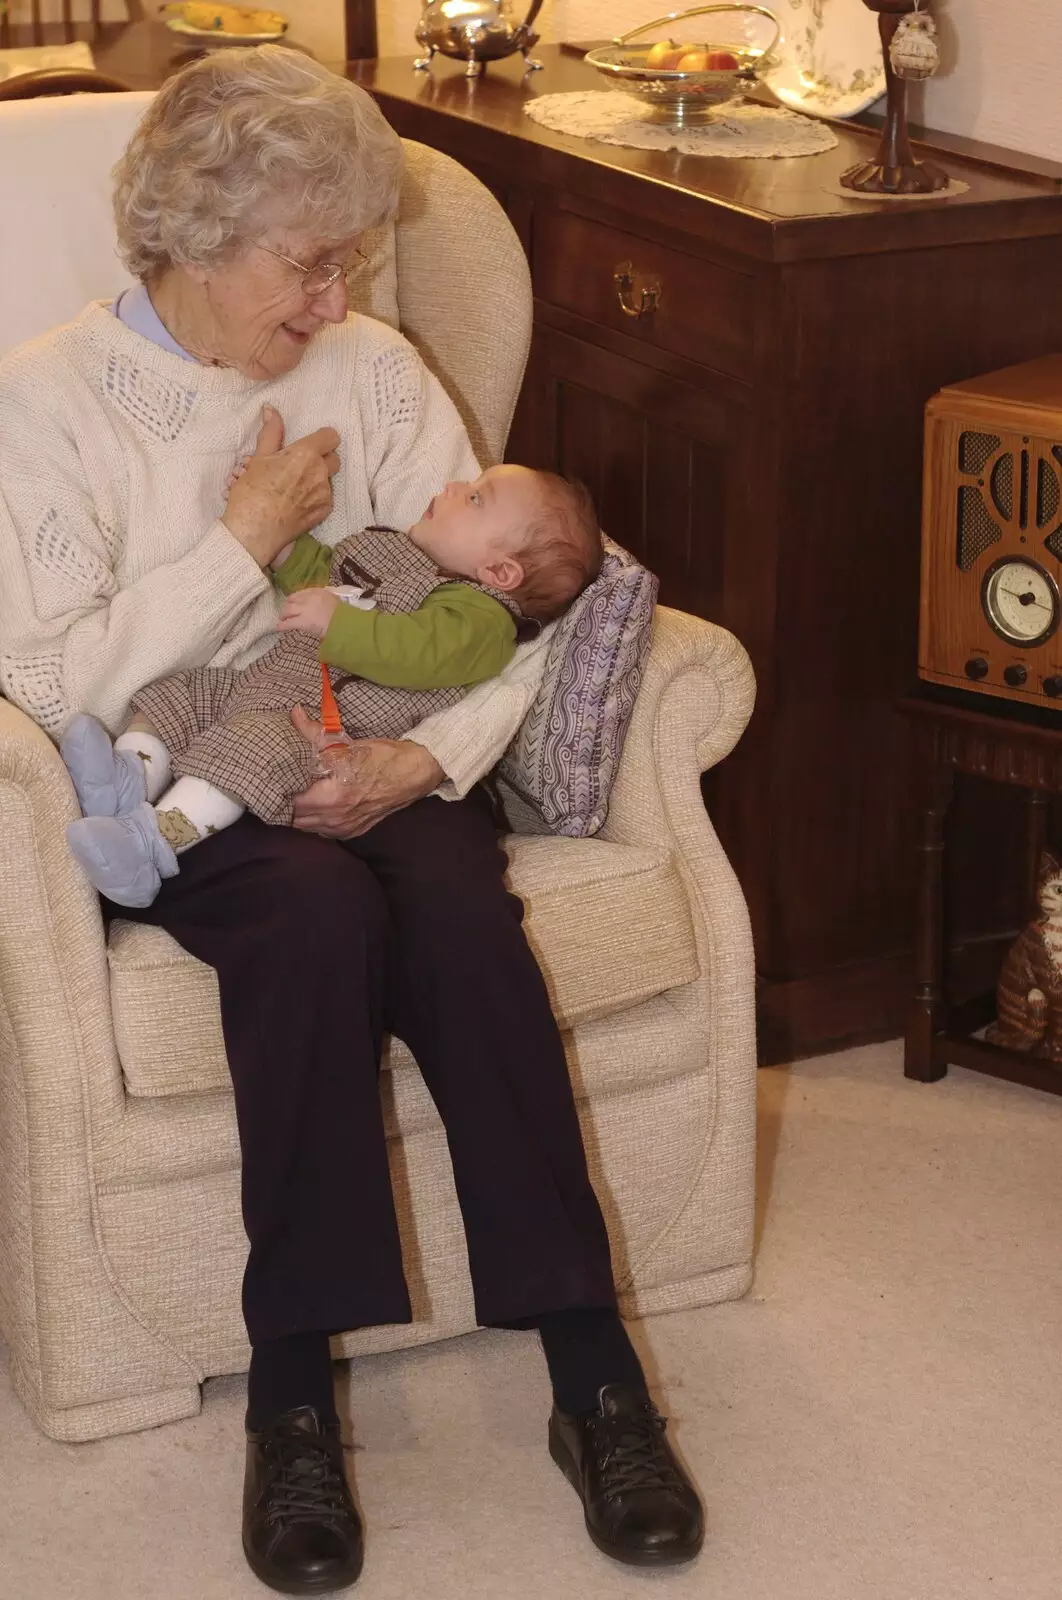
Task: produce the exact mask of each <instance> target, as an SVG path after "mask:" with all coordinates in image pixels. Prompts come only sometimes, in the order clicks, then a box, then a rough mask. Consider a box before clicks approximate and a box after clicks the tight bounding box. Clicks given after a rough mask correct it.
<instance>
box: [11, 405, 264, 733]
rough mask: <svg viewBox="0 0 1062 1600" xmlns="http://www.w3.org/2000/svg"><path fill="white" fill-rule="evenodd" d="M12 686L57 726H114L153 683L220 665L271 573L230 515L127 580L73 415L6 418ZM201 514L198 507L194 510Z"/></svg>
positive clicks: (46, 723)
mask: <svg viewBox="0 0 1062 1600" xmlns="http://www.w3.org/2000/svg"><path fill="white" fill-rule="evenodd" d="M0 464H2V469H3V470H2V481H3V492H2V496H0V687H2V688H3V691H4V693H5V694H6V695H7V696H8V698H9V699H11V700H13V701H14V702H15V703H16V704H17V705H19V706H21V707H22V709H23V710H24V711H26V712H27V713H28V714H29V715H30V716H31V717H33V719H34V720H35V721H36V722H39V723H40V724H41V725H42V727H44V728H46V729H47V730H48V731H49V732H50V733H53V734H59V733H61V732H62V730H63V728H64V726H65V724H66V723H67V722H68V721H69V719H70V717H71V716H72V715H73V714H74V713H75V712H78V711H89V712H92V713H93V714H94V715H96V716H98V717H99V718H100V720H101V721H102V722H103V723H105V724H106V726H107V727H108V728H110V729H111V731H112V732H113V731H117V729H119V728H120V727H121V725H122V723H123V722H124V720H125V719H126V717H127V715H128V709H129V700H130V698H131V696H132V695H133V694H134V693H135V692H136V690H137V689H139V688H141V687H142V686H143V685H144V684H145V683H148V682H150V681H151V680H152V679H155V678H159V677H163V676H165V675H167V674H169V673H172V672H177V671H180V670H182V669H183V668H186V667H190V666H201V665H204V664H205V663H206V662H208V661H210V659H211V657H212V656H213V655H214V654H215V652H216V651H217V650H218V649H219V648H220V646H221V644H222V643H223V641H224V640H225V638H226V636H227V634H228V632H229V630H230V629H231V628H232V626H233V624H234V623H235V622H236V621H237V620H238V619H239V617H240V616H241V615H242V613H243V612H245V611H246V609H247V607H248V606H249V605H250V604H251V603H252V602H253V601H254V600H255V599H256V598H257V597H258V596H259V595H260V594H262V593H264V592H266V591H267V590H268V589H269V579H268V578H267V576H266V575H265V574H264V573H263V572H262V571H261V570H260V569H259V567H258V565H257V563H256V562H255V561H254V560H253V559H252V558H251V556H249V555H248V554H247V552H246V550H244V548H243V546H242V545H240V544H239V543H238V541H237V540H236V539H234V538H233V537H232V535H231V534H230V533H229V531H228V529H227V528H226V527H225V526H224V524H223V523H221V522H214V523H213V524H210V525H206V526H204V528H203V532H202V537H201V538H200V539H198V540H197V541H196V542H195V543H194V544H193V545H192V546H191V548H190V549H188V550H187V551H186V552H185V553H184V554H183V555H181V556H180V557H179V558H178V559H175V560H173V561H170V562H166V563H164V564H162V565H159V566H155V567H153V568H152V570H150V571H148V572H145V573H144V574H143V575H142V576H140V577H139V578H137V579H136V580H135V581H133V582H131V583H127V584H125V585H124V586H121V587H120V586H119V582H118V579H117V576H116V574H115V561H116V554H117V551H118V549H119V547H120V543H121V541H120V538H119V537H117V536H116V532H115V530H114V529H113V528H111V527H109V526H108V525H107V523H106V518H105V516H104V515H101V512H100V509H99V508H98V507H97V506H96V505H95V504H94V502H93V498H92V494H91V493H90V490H89V488H88V485H87V482H86V478H85V473H84V471H83V469H82V465H81V461H80V458H79V455H78V451H77V448H76V446H75V444H74V442H73V440H72V439H71V438H69V437H68V436H67V435H66V434H65V433H64V429H63V424H62V419H61V417H57V418H56V419H55V420H54V421H51V420H50V419H49V421H48V423H47V425H43V426H42V418H41V417H40V415H38V416H37V417H36V418H35V421H34V426H33V427H32V429H31V428H30V427H29V423H28V421H27V419H26V418H25V416H24V415H22V416H20V415H19V413H18V410H17V409H16V408H10V409H8V415H7V417H6V418H5V419H4V420H3V421H2V422H0ZM193 514H194V513H193Z"/></svg>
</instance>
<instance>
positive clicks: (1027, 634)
mask: <svg viewBox="0 0 1062 1600" xmlns="http://www.w3.org/2000/svg"><path fill="white" fill-rule="evenodd" d="M1060 586H1062V355H1059V356H1047V357H1045V358H1044V359H1043V360H1040V361H1029V362H1026V363H1024V364H1023V365H1022V366H1018V367H1007V368H1005V369H1004V370H1003V371H1002V372H992V373H989V374H988V375H987V376H986V377H983V378H972V379H970V380H969V381H968V382H966V383H956V384H953V385H951V387H950V388H947V389H942V390H941V391H940V393H939V394H937V395H934V397H933V399H932V400H930V402H929V404H928V406H927V407H926V432H925V481H924V492H923V517H922V597H921V621H920V628H919V648H918V671H919V676H920V677H923V678H927V679H929V680H930V681H931V682H933V683H943V684H950V685H951V686H952V687H956V688H957V687H961V688H964V689H978V690H980V691H981V692H982V693H984V694H990V695H997V696H1000V697H1003V698H1006V699H1008V700H1020V701H1023V702H1024V703H1026V704H1038V705H1044V706H1054V708H1055V709H1056V710H1058V711H1060V712H1062V627H1060V622H1062V601H1060V598H1059V594H1060Z"/></svg>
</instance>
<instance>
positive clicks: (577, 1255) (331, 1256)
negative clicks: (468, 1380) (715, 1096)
mask: <svg viewBox="0 0 1062 1600" xmlns="http://www.w3.org/2000/svg"><path fill="white" fill-rule="evenodd" d="M504 871H505V856H504V853H503V851H502V849H501V847H500V845H499V842H498V835H497V833H496V831H495V827H494V823H493V819H492V815H491V809H490V805H489V802H488V800H487V798H486V796H485V795H484V794H483V792H482V791H476V792H475V793H473V794H472V795H470V796H469V797H468V798H467V799H466V800H463V801H460V802H456V803H450V802H444V801H441V800H437V799H426V800H421V801H419V802H417V803H416V804H415V805H412V806H410V807H408V808H407V809H406V810H404V811H400V812H397V813H396V814H395V815H394V816H391V817H388V818H386V819H385V820H384V821H383V822H381V823H379V824H378V825H377V826H376V827H375V828H373V829H372V830H371V831H370V832H369V833H367V834H366V835H365V836H364V837H363V838H360V839H354V840H351V841H349V842H347V843H344V844H337V843H334V842H331V841H328V840H324V839H319V838H317V837H315V836H314V835H311V834H304V833H298V832H296V831H294V830H293V829H290V828H282V827H267V826H266V825H265V824H264V823H261V822H258V821H257V820H256V819H255V818H253V817H251V816H245V817H244V818H243V819H242V820H241V821H240V822H238V823H237V824H236V825H235V826H234V827H232V828H228V829H226V830H225V831H224V832H222V833H219V834H218V835H217V836H216V837H215V838H213V839H209V840H207V841H206V842H205V843H203V844H201V845H197V846H196V848H195V849H194V850H189V851H188V852H187V853H186V854H184V855H183V856H182V857H181V871H180V875H179V876H178V877H176V878H172V879H170V880H169V881H168V882H166V883H164V884H163V886H162V892H161V894H160V895H159V897H158V899H157V900H156V901H155V903H154V905H152V906H150V907H148V908H147V909H146V910H144V911H137V912H130V911H124V910H123V911H122V912H121V915H122V916H124V917H130V918H133V919H135V920H138V921H141V922H151V923H155V924H157V925H158V926H159V927H162V928H165V929H166V931H167V932H168V933H170V934H172V935H173V937H174V938H175V939H176V940H177V941H178V943H179V944H181V945H183V946H184V948H185V949H186V950H188V951H190V953H191V954H192V955H194V956H198V958H199V959H200V960H201V961H205V962H207V963H208V964H209V965H210V966H212V967H214V968H215V969H216V971H217V974H218V982H219V985H220V990H221V1014H222V1023H223V1026H224V1032H225V1046H226V1049H227V1051H228V1057H229V1065H230V1067H231V1070H232V1079H233V1086H234V1088H235V1094H236V1113H237V1118H238V1122H239V1131H240V1145H241V1149H242V1153H243V1218H244V1224H245V1227H246V1229H247V1235H248V1239H249V1241H250V1255H249V1258H248V1263H247V1271H246V1275H245V1278H244V1291H243V1309H244V1317H245V1320H246V1323H247V1330H248V1333H249V1335H250V1338H251V1341H252V1343H255V1344H257V1343H260V1342H262V1341H263V1340H266V1339H275V1338H279V1337H281V1336H282V1335H284V1334H289V1333H297V1332H309V1331H311V1330H326V1331H328V1332H337V1331H339V1330H341V1329H346V1328H358V1327H366V1326H369V1325H371V1324H375V1323H388V1322H409V1321H410V1320H411V1313H410V1303H409V1294H408V1291H407V1289H406V1284H405V1279H404V1277H403V1272H402V1260H401V1254H400V1251H399V1240H398V1228H397V1224H396V1220H395V1210H394V1201H393V1197H392V1193H391V1183H390V1176H389V1173H388V1166H387V1153H386V1146H385V1139H384V1131H383V1120H382V1115H381V1108H380V1097H379V1083H378V1074H379V1061H380V1048H381V1041H382V1039H383V1036H384V1034H385V1033H387V1032H391V1033H394V1034H396V1035H397V1036H398V1037H399V1038H401V1039H403V1040H405V1042H406V1044H408V1046H409V1048H410V1049H411V1051H412V1052H413V1054H414V1056H415V1057H416V1060H417V1063H418V1065H419V1067H420V1070H421V1072H422V1073H423V1075H424V1080H425V1082H426V1083H427V1086H428V1089H429V1090H430V1092H431V1095H432V1097H433V1099H434V1101H435V1104H436V1106H437V1107H438V1109H439V1114H440V1116H441V1118H442V1121H443V1124H444V1125H445V1128H446V1136H447V1140H448V1142H449V1149H450V1158H451V1161H452V1163H453V1170H454V1178H455V1181H456V1186H457V1194H458V1199H459V1201H460V1204H461V1212H462V1216H463V1218H464V1224H465V1232H466V1237H467V1241H468V1258H469V1266H470V1269H471V1274H472V1283H473V1287H474V1291H475V1303H476V1316H477V1318H478V1320H479V1322H480V1323H482V1324H485V1325H495V1326H498V1325H507V1324H508V1325H525V1326H526V1325H528V1324H531V1323H533V1322H534V1321H535V1320H536V1319H537V1317H538V1316H539V1315H540V1314H541V1313H543V1312H546V1311H558V1310H563V1309H567V1308H570V1307H576V1306H611V1305H614V1304H615V1289H614V1286H613V1278H612V1267H611V1261H610V1257H609V1246H608V1238H607V1235H606V1233H605V1227H604V1222H603V1220H602V1217H601V1211H600V1208H599V1206H598V1203H597V1199H596V1197H595V1195H594V1191H593V1189H592V1188H591V1185H590V1180H589V1177H588V1175H587V1170H586V1158H585V1155H584V1152H583V1146H582V1140H581V1137H580V1133H579V1125H578V1122H577V1119H576V1115H575V1107H574V1104H573V1101H572V1091H571V1085H570V1082H569V1078H568V1070H567V1065H566V1063H565V1059H564V1052H563V1050H562V1048H561V1042H560V1036H559V1034H558V1032H557V1026H556V1023H555V1021H554V1019H553V1015H552V1013H551V1010H550V1005H549V1000H548V997H547V994H546V988H545V984H544V983H543V981H542V975H541V973H540V972H539V970H538V966H537V965H536V962H535V959H534V957H533V955H532V954H531V950H530V948H529V946H528V944H527V940H526V939H525V937H524V932H523V928H522V926H521V921H522V914H523V912H522V906H521V904H520V901H519V900H518V899H517V898H516V897H515V896H513V895H511V894H509V893H508V892H507V890H506V888H505V885H504V882H503V876H502V875H503V873H504Z"/></svg>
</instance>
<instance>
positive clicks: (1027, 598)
mask: <svg viewBox="0 0 1062 1600" xmlns="http://www.w3.org/2000/svg"><path fill="white" fill-rule="evenodd" d="M999 592H1000V594H1006V595H1009V596H1010V598H1011V599H1012V600H1017V601H1018V602H1019V603H1020V604H1021V605H1023V606H1038V607H1039V609H1040V610H1041V611H1050V610H1051V609H1052V608H1051V606H1048V605H1045V604H1044V602H1043V601H1042V600H1037V598H1036V596H1035V595H1034V594H1030V593H1029V591H1028V590H1026V592H1025V593H1024V594H1019V593H1018V591H1017V590H1016V589H1000V591H999Z"/></svg>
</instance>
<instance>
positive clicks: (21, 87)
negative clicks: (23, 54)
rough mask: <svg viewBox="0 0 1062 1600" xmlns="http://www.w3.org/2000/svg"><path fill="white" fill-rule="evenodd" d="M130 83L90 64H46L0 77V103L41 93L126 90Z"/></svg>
mask: <svg viewBox="0 0 1062 1600" xmlns="http://www.w3.org/2000/svg"><path fill="white" fill-rule="evenodd" d="M131 91H132V85H131V84H128V83H123V82H122V80H121V78H112V77H111V76H110V74H109V73H106V72H94V71H93V70H92V68H91V67H48V68H46V69H44V70H43V71H41V72H22V73H19V75H18V77H17V78H6V79H3V80H0V103H2V102H3V101H5V100H35V99H36V98H37V97H38V95H44V94H129V93H131Z"/></svg>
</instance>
